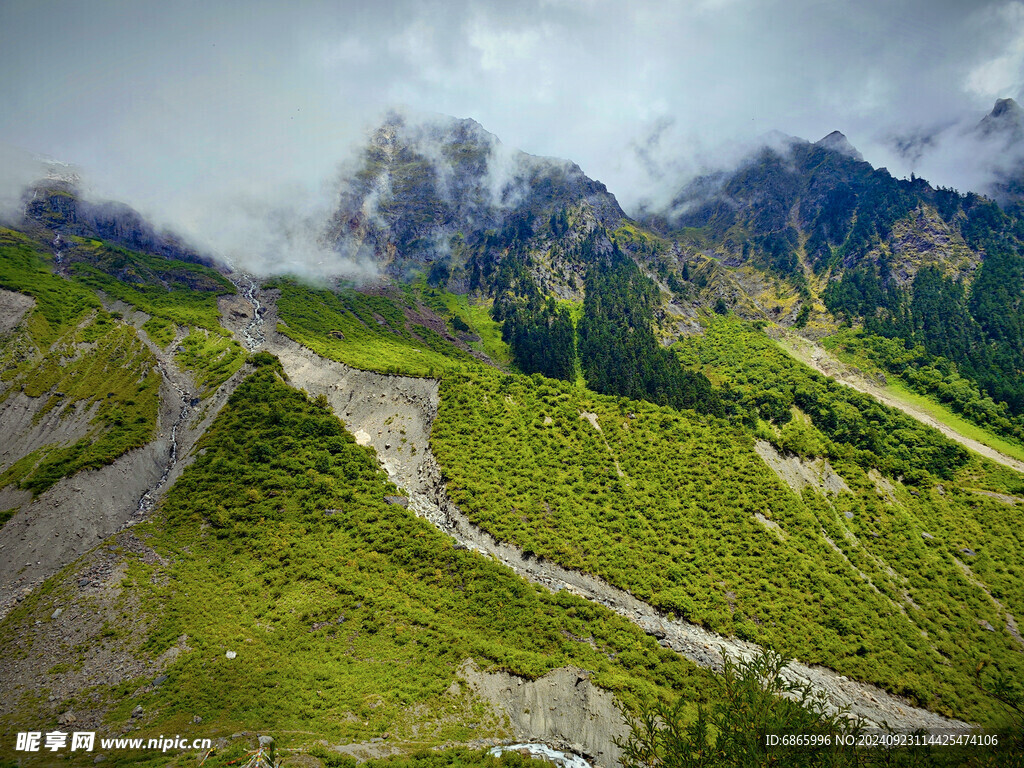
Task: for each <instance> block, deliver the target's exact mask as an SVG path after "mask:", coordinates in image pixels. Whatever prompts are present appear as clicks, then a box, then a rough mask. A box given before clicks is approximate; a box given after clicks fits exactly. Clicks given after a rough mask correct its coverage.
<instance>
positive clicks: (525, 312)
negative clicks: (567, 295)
mask: <svg viewBox="0 0 1024 768" xmlns="http://www.w3.org/2000/svg"><path fill="white" fill-rule="evenodd" d="M493 290H494V295H495V299H494V306H493V309H492V313H491V314H492V316H493V317H494V319H495V321H497V322H500V323H501V337H502V339H504V340H505V341H506V342H507V343H508V345H509V348H510V349H511V350H512V359H513V361H514V362H515V364H516V367H517V368H518V369H519V370H520V371H522V372H523V373H539V374H541V375H543V376H547V377H549V378H552V379H564V380H566V381H569V380H571V379H573V378H575V376H576V330H575V326H574V324H573V321H572V317H571V315H570V313H569V310H568V309H567V308H566V307H562V306H559V305H558V304H557V303H556V302H555V299H554V298H553V297H551V296H549V297H547V299H546V300H545V299H544V297H543V296H542V295H541V292H540V289H539V288H538V287H537V284H536V282H535V281H534V280H533V278H532V277H531V276H530V273H529V271H528V270H527V268H526V263H525V261H524V260H523V259H522V258H513V257H509V258H506V259H505V260H504V261H503V262H502V263H501V268H500V269H499V271H498V276H497V278H496V279H495V282H494V289H493Z"/></svg>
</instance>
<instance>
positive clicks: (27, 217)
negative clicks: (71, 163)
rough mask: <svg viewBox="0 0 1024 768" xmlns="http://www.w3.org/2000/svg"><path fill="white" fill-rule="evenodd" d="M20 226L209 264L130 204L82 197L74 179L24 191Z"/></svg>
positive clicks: (206, 258) (42, 183)
mask: <svg viewBox="0 0 1024 768" xmlns="http://www.w3.org/2000/svg"><path fill="white" fill-rule="evenodd" d="M22 226H23V227H24V228H25V229H27V230H28V231H31V232H35V233H40V232H41V233H46V232H52V233H55V235H56V234H57V233H59V234H60V235H61V237H62V238H63V239H64V241H65V242H66V243H68V244H70V242H71V241H70V238H73V237H75V238H85V239H97V240H105V241H107V242H109V243H113V244H115V245H119V246H122V247H124V248H129V249H132V250H135V251H139V252H141V253H147V254H151V255H154V256H160V257H163V258H167V259H176V260H178V261H188V262H192V263H195V264H205V265H206V266H211V265H212V264H213V261H212V259H211V258H210V257H209V256H202V255H200V254H199V253H198V252H197V251H195V250H194V249H192V248H190V247H189V246H187V245H186V244H184V243H183V242H182V241H181V240H180V239H179V238H177V237H176V236H174V235H171V234H168V233H165V232H157V231H156V230H155V229H154V228H153V226H152V225H151V224H150V223H149V222H147V221H146V220H145V219H143V217H142V216H141V215H140V214H139V212H138V211H136V210H134V209H133V208H131V207H130V206H127V205H125V204H124V203H118V202H114V201H102V202H96V201H92V200H87V199H84V198H83V197H82V195H81V193H80V191H79V188H78V184H77V180H76V179H73V178H72V179H64V178H49V179H46V180H43V181H40V182H37V183H36V184H34V185H32V186H30V187H29V188H28V189H27V190H26V191H25V214H24V221H23V223H22Z"/></svg>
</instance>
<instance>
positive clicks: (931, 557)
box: [432, 340, 1024, 720]
mask: <svg viewBox="0 0 1024 768" xmlns="http://www.w3.org/2000/svg"><path fill="white" fill-rule="evenodd" d="M765 342H766V344H767V345H768V346H769V347H770V346H771V345H770V342H768V341H767V340H765ZM730 346H732V345H730ZM748 354H749V355H750V356H751V357H756V358H758V359H759V360H760V359H762V356H763V355H767V354H768V352H767V350H762V349H759V348H756V349H748ZM778 354H779V355H782V353H781V352H778ZM730 355H733V356H735V355H738V356H739V357H738V359H740V360H741V361H742V359H743V353H742V351H741V350H739V349H735V348H732V349H731V350H730ZM748 359H749V358H748ZM775 362H777V361H775ZM772 366H773V363H772V362H771V361H770V360H769V362H768V367H769V368H771V367H772ZM708 372H709V373H712V374H715V371H713V370H709V371H708ZM760 373H761V375H768V374H765V373H764V372H760ZM717 375H718V378H719V380H721V379H722V378H724V377H727V376H728V377H733V378H739V377H740V374H739V372H737V371H732V372H729V371H725V370H719V371H718V372H717ZM769 385H770V383H769ZM583 411H587V412H592V413H596V414H597V417H598V421H599V423H600V425H601V427H602V432H601V433H598V432H597V431H596V430H595V429H594V428H593V427H592V426H591V425H590V424H589V423H587V422H586V421H582V420H581V417H580V414H581V412H583ZM548 419H550V420H551V423H547V420H548ZM752 443H753V436H752V435H751V434H750V433H749V432H745V431H743V430H739V429H737V428H736V427H733V426H730V425H727V424H725V423H723V422H715V421H712V420H708V419H704V418H700V417H697V416H695V415H693V414H687V413H676V412H673V411H671V410H669V409H659V408H654V407H653V406H650V405H648V404H644V403H637V402H630V401H622V400H616V399H614V398H605V397H600V396H596V395H594V394H592V393H589V392H585V391H580V390H578V389H576V388H573V387H570V386H567V385H562V384H559V383H557V382H551V381H541V380H538V379H526V378H523V377H506V378H499V377H498V376H497V375H496V374H492V373H488V372H469V373H467V374H465V375H462V376H449V377H447V378H446V379H445V380H444V382H443V383H442V399H441V409H440V412H439V414H438V419H437V421H436V423H435V426H434V432H433V436H432V445H433V448H434V450H435V452H436V453H437V455H438V458H439V460H440V461H441V463H442V465H443V466H444V467H445V472H446V477H447V479H448V483H449V490H450V492H451V493H452V495H453V497H454V498H455V500H456V501H457V502H458V503H459V504H460V506H461V508H462V509H463V510H464V511H465V512H466V513H467V514H468V515H469V516H470V517H471V518H472V519H473V520H474V521H475V522H477V523H478V524H479V525H481V526H482V527H484V528H485V529H488V530H490V531H492V532H494V533H495V534H496V535H498V536H499V537H500V538H503V539H506V540H510V541H514V542H516V543H517V544H519V545H520V546H522V547H523V548H525V549H528V550H532V551H533V552H535V553H537V554H538V555H543V556H545V557H549V558H551V559H554V560H557V561H559V562H562V563H564V564H566V565H569V566H573V567H579V568H583V569H585V570H587V571H590V572H592V573H596V574H597V575H600V576H602V577H604V578H606V579H608V580H609V581H610V582H612V583H614V584H616V585H618V586H622V587H624V588H627V589H629V590H631V591H632V592H634V593H635V594H637V595H638V596H641V597H643V598H645V599H647V600H649V601H651V602H652V603H654V604H655V605H658V606H659V607H662V608H664V609H666V610H674V611H676V612H678V613H679V614H681V615H684V616H686V617H688V618H690V619H691V620H694V621H697V622H700V623H702V624H705V625H707V626H709V627H711V628H713V629H715V630H717V631H721V632H725V633H727V634H738V635H740V636H742V637H748V638H750V639H752V640H756V641H758V642H761V643H765V644H768V645H770V646H773V647H775V648H777V649H779V650H781V651H783V652H784V653H788V654H794V655H798V656H799V657H800V658H801V659H804V660H807V661H811V662H820V663H825V664H827V665H829V666H831V667H833V668H836V669H838V670H840V671H842V672H844V673H848V674H851V675H853V676H855V677H857V678H859V679H864V680H869V681H872V682H877V683H880V684H882V685H884V686H885V687H887V688H889V689H890V690H893V691H896V692H898V693H903V694H906V695H909V696H911V697H912V698H915V699H916V700H918V701H919V702H921V703H922V704H926V705H928V706H930V707H933V708H936V709H938V710H941V711H945V712H951V713H956V714H959V715H965V716H968V717H974V718H979V719H982V720H990V719H992V718H996V717H998V707H996V706H994V705H993V702H992V701H991V700H986V699H985V698H984V697H982V696H980V695H979V693H978V691H977V689H976V688H975V685H974V679H973V673H974V669H975V666H976V664H977V662H978V661H979V660H980V659H983V658H990V659H994V660H995V661H996V664H997V665H998V666H999V667H1000V668H1001V669H1003V670H1004V671H1006V672H1010V671H1011V670H1012V672H1011V674H1016V675H1020V674H1021V673H1022V672H1024V669H1022V665H1021V660H1020V652H1019V647H1018V646H1016V645H1015V644H1014V641H1013V640H1012V639H1011V638H1010V636H1009V635H1008V633H1007V632H1006V631H1005V630H1002V629H1000V631H999V632H995V633H993V632H989V631H987V630H985V629H983V627H982V626H980V625H979V622H980V621H988V622H990V623H991V624H992V625H993V626H995V627H999V628H1002V627H1003V625H1004V621H1003V617H1002V616H1001V612H1000V611H999V609H998V608H996V606H995V605H994V604H993V602H992V601H991V600H990V599H989V598H988V597H987V596H986V595H985V594H984V593H983V592H982V591H981V590H980V589H977V588H975V587H974V586H972V585H971V584H969V583H968V582H967V581H966V580H965V578H964V576H963V574H962V573H961V571H960V569H959V566H957V565H956V564H955V563H954V561H953V557H958V558H961V559H966V560H969V561H971V562H970V565H971V567H972V568H973V569H974V570H975V573H976V574H977V575H978V576H979V577H980V578H982V580H984V581H985V582H986V583H987V584H988V585H989V586H990V588H992V590H993V594H995V595H996V597H997V598H998V599H1000V600H1001V601H1002V602H1003V604H1004V605H1005V606H1006V607H1007V608H1008V609H1009V610H1010V611H1011V612H1012V613H1014V614H1018V615H1019V614H1020V613H1021V612H1024V578H1022V577H1024V574H1022V573H1021V570H1020V565H1019V564H1020V563H1021V562H1022V554H1024V537H1022V536H1021V534H1020V530H1021V527H1020V523H1021V516H1022V515H1021V509H1020V507H1018V508H1016V509H1014V508H1012V507H1007V506H1006V505H1005V504H1002V503H1000V502H998V501H996V500H993V499H991V498H989V497H986V496H982V495H979V494H977V493H973V492H971V491H969V490H966V488H987V489H989V490H995V491H998V490H1000V489H1002V490H1004V491H1005V490H1007V489H1016V488H1017V484H1019V483H1020V478H1019V477H1018V476H1016V475H1014V474H1013V473H1012V472H1009V471H1005V472H1004V471H1002V470H1001V469H998V468H995V467H993V466H992V465H990V464H983V463H981V462H971V463H969V464H968V465H967V466H965V467H964V468H963V469H961V470H960V471H959V473H958V474H957V475H956V477H955V478H954V479H953V481H952V482H948V481H947V482H946V484H945V487H944V488H942V489H939V488H938V487H937V486H935V485H934V484H933V485H931V486H930V487H927V488H924V489H922V490H918V489H909V488H904V487H903V486H901V485H899V484H898V483H897V484H896V488H897V491H896V494H897V496H896V500H895V502H894V503H891V502H890V503H887V501H886V500H885V499H884V498H883V497H882V496H881V495H880V493H879V491H878V490H876V487H875V485H874V483H873V482H872V481H871V480H870V479H869V478H868V476H867V474H866V471H865V467H864V466H862V465H863V461H864V455H863V454H854V455H855V457H856V458H857V459H858V461H853V460H852V458H846V459H844V458H843V456H844V455H845V456H848V457H849V456H850V452H849V451H839V456H838V457H837V458H836V459H835V461H836V464H837V468H838V469H839V471H840V472H841V474H842V475H843V477H844V478H845V479H846V481H847V483H848V484H849V485H850V486H851V488H852V489H853V493H851V494H843V495H841V496H839V497H838V498H836V499H835V500H834V501H832V502H829V501H826V500H825V499H824V498H822V497H820V496H817V495H815V494H813V493H811V492H809V491H805V493H804V495H803V498H800V497H797V496H796V495H795V494H794V493H793V492H792V491H790V490H789V489H788V487H786V486H785V485H783V484H782V483H781V481H779V480H778V479H777V478H776V477H775V476H774V475H773V474H772V473H771V471H770V470H769V469H768V468H767V467H766V466H765V465H764V463H763V462H762V461H761V460H760V459H759V458H758V457H757V456H756V455H755V454H754V452H753V450H752ZM616 462H617V464H618V468H617V467H616ZM619 469H621V471H622V475H621V476H620V475H619ZM754 513H761V514H763V515H765V516H766V517H768V518H770V519H771V520H773V521H775V522H776V523H778V524H779V525H781V527H782V529H783V530H784V531H785V539H784V540H779V538H778V537H776V536H775V535H774V534H773V533H771V532H770V531H769V530H767V529H766V528H764V527H763V526H762V525H761V524H760V523H758V522H756V521H755V519H754V517H753V514H754ZM848 515H849V517H850V518H851V519H848ZM822 530H824V531H825V532H826V533H827V535H828V536H829V538H830V539H831V540H832V541H833V542H835V544H836V546H837V547H838V549H839V550H841V551H842V553H841V554H840V552H837V551H836V549H835V548H833V547H832V546H831V545H829V544H828V543H827V541H826V540H825V539H824V537H823V536H822V535H821V531H822ZM923 533H929V534H930V535H932V536H934V537H935V538H934V539H926V538H924V537H923V536H922V534H923ZM962 548H971V549H972V550H974V551H976V552H977V553H978V555H977V557H975V558H969V557H966V556H964V555H963V554H962V553H961V552H960V549H962ZM860 574H863V577H862V576H861V575H860ZM869 582H870V583H869ZM905 595H906V596H907V597H909V600H908V599H907V598H906V597H905ZM911 601H913V602H911ZM915 606H918V607H915ZM952 606H956V608H955V609H953V608H952ZM925 633H926V635H925Z"/></svg>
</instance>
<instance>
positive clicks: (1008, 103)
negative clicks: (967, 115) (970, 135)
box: [977, 99, 1024, 143]
mask: <svg viewBox="0 0 1024 768" xmlns="http://www.w3.org/2000/svg"><path fill="white" fill-rule="evenodd" d="M977 130H978V132H979V133H981V135H982V136H985V137H986V138H989V137H1002V138H1003V139H1004V140H1005V141H1006V142H1007V143H1010V142H1017V141H1021V140H1022V139H1024V109H1022V108H1021V106H1020V104H1018V103H1017V102H1016V101H1014V100H1013V99H997V100H996V104H995V106H994V107H992V111H991V112H989V113H988V114H987V115H985V117H983V118H982V119H981V122H980V123H978V128H977Z"/></svg>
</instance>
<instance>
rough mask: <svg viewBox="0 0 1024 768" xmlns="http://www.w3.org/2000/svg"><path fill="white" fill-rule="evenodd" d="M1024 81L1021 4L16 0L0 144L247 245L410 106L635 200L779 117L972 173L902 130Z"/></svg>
mask: <svg viewBox="0 0 1024 768" xmlns="http://www.w3.org/2000/svg"><path fill="white" fill-rule="evenodd" d="M1022 88H1024V3H1022V2H1003V1H999V2H971V1H970V0H964V1H959V2H951V1H949V0H907V1H905V2H899V1H898V0H890V1H883V2H877V1H874V0H860V1H859V2H847V1H845V0H844V1H842V2H820V1H818V0H699V1H696V2H685V3H684V2H678V3H666V2H663V1H662V2H631V3H623V2H606V1H605V0H526V1H523V2H479V1H477V2H451V1H448V2H429V1H421V2H409V1H405V0H403V1H400V2H381V3H376V4H373V3H369V2H361V3H356V2H344V1H342V2H333V3H326V2H325V3H316V2H292V3H279V2H274V3H270V2H267V3H262V2H253V1H251V0H246V2H237V3H235V2H212V1H207V2H166V1H165V2H158V3H150V2H141V1H140V0H130V1H129V2H101V1H100V0H95V1H93V2H85V1H84V0H83V1H80V2H58V1H48V0H0V104H3V105H4V108H3V109H2V110H0V142H4V143H7V144H10V145H14V146H17V147H20V148H23V149H26V150H29V151H31V152H37V153H42V154H46V155H49V156H53V157H57V158H60V159H62V160H67V161H70V162H73V163H76V164H77V165H79V166H81V167H82V169H83V171H84V174H85V176H86V178H87V179H88V180H89V182H90V183H91V185H92V186H93V188H94V190H95V191H96V192H97V193H98V194H102V195H105V196H109V197H115V198H119V199H123V200H125V201H127V202H129V203H131V204H133V205H135V206H136V207H138V208H140V209H141V210H142V211H143V212H144V213H147V214H148V215H151V216H154V217H155V218H157V219H159V220H162V221H165V222H171V223H175V224H177V225H179V226H182V227H184V228H185V229H186V230H188V231H189V232H192V233H193V234H196V235H197V236H199V237H201V238H204V237H205V238H206V239H207V240H208V241H209V242H211V243H212V244H213V245H215V246H217V247H226V248H229V247H230V244H229V243H228V244H224V243H218V242H217V240H216V238H217V234H216V230H217V229H218V227H219V226H221V225H222V224H224V222H228V221H230V222H234V223H233V224H231V226H225V227H224V229H230V230H232V231H233V232H235V234H239V232H238V231H236V230H240V231H241V232H243V233H244V230H245V226H246V225H245V222H246V221H247V219H246V217H247V216H248V217H251V216H252V215H253V211H259V210H261V206H262V207H266V206H277V205H278V204H279V203H282V202H287V203H288V204H289V205H290V206H292V207H294V209H295V210H296V212H297V214H298V213H305V214H308V213H309V212H310V211H315V210H317V209H319V208H322V207H323V206H325V205H327V204H328V203H327V198H326V197H325V192H324V188H323V185H324V182H325V181H327V180H329V179H330V178H331V176H332V175H333V174H334V173H335V169H336V167H337V165H338V163H339V162H340V161H342V160H343V159H344V158H345V157H347V156H348V155H349V153H350V151H351V150H350V148H351V146H352V145H353V143H354V142H356V141H357V140H359V138H360V137H362V136H363V135H365V131H366V130H367V128H369V127H370V126H371V125H372V124H373V122H374V120H375V119H377V118H378V117H379V116H380V115H381V114H382V113H383V112H384V111H385V110H386V109H387V108H388V107H390V106H392V105H399V106H404V107H406V108H409V109H412V110H423V111H427V112H435V113H445V114H450V115H454V116H457V117H472V118H474V119H476V120H478V121H479V122H480V123H481V124H482V125H483V126H484V127H485V128H487V129H488V130H490V131H491V132H493V133H495V134H497V135H498V136H499V137H500V138H501V140H502V141H503V142H504V143H506V144H510V145H513V146H517V147H519V148H521V149H524V150H526V151H527V152H531V153H533V154H541V155H554V156H559V157H566V158H569V159H572V160H574V161H576V162H578V163H579V164H580V166H581V167H582V168H583V170H584V171H585V172H586V173H587V174H588V175H590V176H592V177H594V178H597V179H600V180H601V181H603V182H605V183H606V184H607V185H608V187H609V188H610V189H611V191H612V192H614V193H615V194H616V195H617V196H618V197H619V198H620V200H621V201H622V203H623V204H624V206H625V207H626V208H627V210H629V208H630V206H632V205H634V204H635V203H636V202H637V201H638V200H640V199H642V198H644V197H655V198H656V197H658V196H659V195H661V194H664V191H665V190H669V189H674V188H676V187H678V185H679V183H681V182H682V181H683V180H684V178H683V177H685V176H686V175H687V174H692V173H693V172H694V171H695V170H698V169H700V167H701V166H702V165H703V164H706V163H707V162H711V161H712V160H713V159H714V158H716V157H718V156H720V154H721V152H722V147H723V145H725V146H729V145H730V144H731V143H733V142H736V141H748V140H751V139H753V138H754V137H756V136H758V135H759V134H762V133H764V132H767V131H769V130H772V129H777V130H780V131H783V132H785V133H788V134H793V135H797V136H801V137H804V138H808V139H811V140H815V139H818V138H820V137H821V136H824V135H825V134H827V133H828V132H830V131H832V130H833V129H839V130H842V131H843V132H844V133H846V134H847V136H848V137H849V138H850V140H851V142H852V143H853V144H854V145H855V146H857V147H858V148H859V149H860V150H861V151H862V152H863V154H864V155H865V157H866V159H867V160H869V161H871V162H873V163H875V164H876V165H887V166H888V167H889V168H890V170H892V171H893V173H894V174H895V175H904V174H907V173H909V172H910V170H916V171H917V172H918V174H919V175H923V176H925V178H929V180H931V181H933V182H934V183H939V184H952V185H956V186H961V187H962V186H963V185H964V183H965V180H966V182H969V183H974V179H973V178H971V175H970V173H969V172H967V171H968V169H965V168H964V163H965V162H968V159H965V160H964V161H963V162H960V161H955V162H954V161H950V160H949V156H947V157H945V158H941V160H942V161H941V162H939V161H938V160H936V161H935V162H932V164H931V168H929V167H928V165H929V161H928V160H927V159H924V160H922V161H920V162H919V166H921V167H916V168H913V169H911V168H910V167H909V166H908V165H907V164H906V162H905V161H903V162H901V161H898V160H897V159H895V158H894V156H893V154H892V152H891V151H890V150H889V149H887V144H886V139H887V137H889V136H891V135H893V134H905V133H908V132H912V131H914V130H918V129H920V128H922V127H923V128H934V127H936V126H940V125H949V124H951V123H958V122H960V123H964V124H973V123H975V122H977V120H978V119H980V118H981V116H982V115H984V114H985V113H986V112H987V111H988V110H990V109H991V107H992V103H993V102H994V100H995V99H996V98H997V97H1003V96H1013V97H1019V96H1020V94H1021V92H1022ZM952 154H955V153H950V156H951V155H952ZM929 170H932V171H933V175H935V174H938V175H939V176H941V178H940V177H938V176H936V177H935V178H932V176H929V173H928V172H929ZM666 171H667V174H666ZM232 210H235V213H234V214H233V213H232V212H231V211H232ZM236 214H237V216H236ZM232 216H236V218H235V219H233V218H232ZM234 236H235V235H232V237H234Z"/></svg>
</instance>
